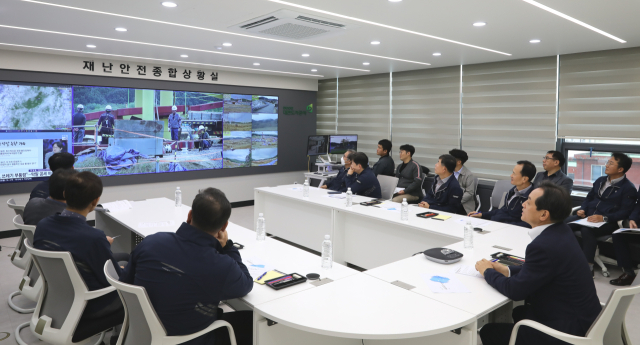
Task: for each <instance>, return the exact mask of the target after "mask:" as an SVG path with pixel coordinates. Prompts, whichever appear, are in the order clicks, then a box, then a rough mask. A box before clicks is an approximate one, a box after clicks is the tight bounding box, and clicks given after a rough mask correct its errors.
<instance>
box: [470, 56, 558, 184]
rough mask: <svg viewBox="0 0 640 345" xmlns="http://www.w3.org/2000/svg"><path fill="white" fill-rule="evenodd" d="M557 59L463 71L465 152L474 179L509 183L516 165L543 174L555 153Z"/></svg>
mask: <svg viewBox="0 0 640 345" xmlns="http://www.w3.org/2000/svg"><path fill="white" fill-rule="evenodd" d="M556 77H557V58H556V57H555V56H553V57H545V58H536V59H525V60H516V61H504V62H495V63H486V64H478V65H469V66H463V70H462V149H463V150H465V151H467V153H468V154H469V161H468V162H467V164H466V166H468V168H469V169H471V170H472V171H473V172H474V173H475V174H476V176H478V177H482V178H489V179H507V178H509V175H510V174H511V171H512V169H513V166H514V165H515V163H516V161H518V160H529V161H531V162H532V163H534V164H535V165H536V167H537V168H538V169H539V171H540V169H542V157H543V156H544V154H545V153H546V151H548V150H553V149H554V148H555V141H556V138H555V136H556Z"/></svg>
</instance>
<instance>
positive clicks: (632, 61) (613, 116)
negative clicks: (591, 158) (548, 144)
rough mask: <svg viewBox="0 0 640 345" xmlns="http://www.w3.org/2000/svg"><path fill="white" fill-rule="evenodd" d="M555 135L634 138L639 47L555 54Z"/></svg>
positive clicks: (638, 122) (639, 101) (638, 120)
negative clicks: (557, 76)
mask: <svg viewBox="0 0 640 345" xmlns="http://www.w3.org/2000/svg"><path fill="white" fill-rule="evenodd" d="M559 95H560V104H559V118H558V136H559V137H563V138H567V137H569V138H591V139H594V138H614V139H634V140H637V139H638V133H640V48H631V49H617V50H607V51H599V52H590V53H580V54H570V55H562V56H560V92H559Z"/></svg>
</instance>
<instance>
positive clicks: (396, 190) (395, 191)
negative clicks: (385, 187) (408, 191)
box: [393, 187, 404, 194]
mask: <svg viewBox="0 0 640 345" xmlns="http://www.w3.org/2000/svg"><path fill="white" fill-rule="evenodd" d="M401 190H404V188H400V187H397V188H396V189H395V190H394V191H393V194H398V192H400V191H401Z"/></svg>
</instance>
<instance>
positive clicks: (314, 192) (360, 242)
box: [254, 185, 509, 269]
mask: <svg viewBox="0 0 640 345" xmlns="http://www.w3.org/2000/svg"><path fill="white" fill-rule="evenodd" d="M254 200H255V207H254V220H255V219H257V216H258V214H259V213H264V217H265V219H266V223H267V232H268V233H271V234H273V235H275V236H278V237H280V238H283V239H285V240H288V241H291V242H294V243H296V244H299V245H302V246H305V247H307V248H311V249H314V250H318V249H319V248H320V246H321V244H322V241H323V240H324V235H331V237H332V239H333V247H334V260H336V261H337V262H340V263H351V264H354V265H356V266H359V267H362V268H365V269H371V268H374V267H379V266H382V265H385V264H389V263H392V262H395V261H398V260H402V259H404V258H407V257H409V256H411V255H412V254H414V253H416V252H419V251H424V250H425V249H428V248H434V247H445V246H448V245H451V244H454V243H456V242H460V241H461V240H462V238H463V232H464V230H463V229H464V220H465V219H467V217H465V216H461V215H457V214H451V213H446V212H441V211H435V212H438V213H440V214H446V215H449V216H451V218H450V219H448V220H446V221H439V220H433V219H423V218H419V217H416V214H417V213H422V212H427V211H429V210H428V209H425V208H420V207H417V206H414V205H410V206H409V221H407V222H403V221H400V204H399V203H393V202H390V201H386V202H384V204H382V205H378V206H379V207H372V206H361V205H359V203H360V202H363V201H369V200H372V198H368V197H362V196H354V197H353V204H354V205H353V206H352V207H346V206H345V199H335V198H332V197H330V196H329V194H328V191H327V190H325V189H319V188H313V187H312V188H309V198H303V197H302V186H300V185H285V186H278V187H263V188H256V189H255V193H254ZM388 208H395V209H396V210H395V211H389V210H387V209H388ZM507 227H509V225H508V224H503V223H497V222H491V221H487V222H486V223H485V224H483V225H482V228H483V230H485V231H488V232H491V231H495V230H500V229H504V228H507ZM483 236H487V235H482V234H476V235H475V237H483ZM381 246H382V247H384V248H385V249H384V250H380V248H381Z"/></svg>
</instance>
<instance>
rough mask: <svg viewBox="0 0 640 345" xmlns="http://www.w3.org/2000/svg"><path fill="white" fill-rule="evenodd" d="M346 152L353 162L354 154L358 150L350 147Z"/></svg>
mask: <svg viewBox="0 0 640 345" xmlns="http://www.w3.org/2000/svg"><path fill="white" fill-rule="evenodd" d="M346 153H347V159H348V160H350V161H352V162H353V156H354V155H355V154H356V150H354V149H348V150H347V152H346Z"/></svg>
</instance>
